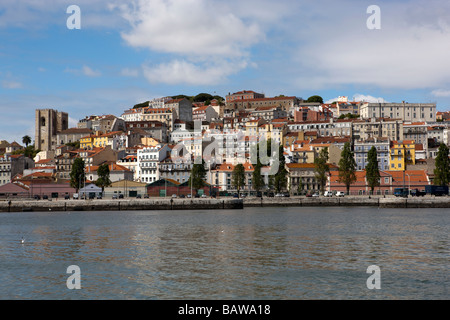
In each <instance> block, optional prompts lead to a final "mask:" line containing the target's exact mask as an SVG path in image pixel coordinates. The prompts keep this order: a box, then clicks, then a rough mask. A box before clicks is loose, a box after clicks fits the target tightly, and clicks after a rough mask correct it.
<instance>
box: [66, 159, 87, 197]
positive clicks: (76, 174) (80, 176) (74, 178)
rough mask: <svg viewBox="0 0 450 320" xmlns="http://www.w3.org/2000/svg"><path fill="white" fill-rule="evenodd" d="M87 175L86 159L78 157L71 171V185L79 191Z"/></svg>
mask: <svg viewBox="0 0 450 320" xmlns="http://www.w3.org/2000/svg"><path fill="white" fill-rule="evenodd" d="M85 176H86V173H85V170H84V160H83V159H82V158H76V159H75V160H74V162H73V165H72V171H71V172H70V186H71V187H72V188H75V189H76V190H77V192H78V191H79V190H80V188H81V186H82V183H83V181H84V179H85Z"/></svg>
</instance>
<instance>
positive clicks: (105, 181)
mask: <svg viewBox="0 0 450 320" xmlns="http://www.w3.org/2000/svg"><path fill="white" fill-rule="evenodd" d="M109 174H110V171H109V165H108V164H106V163H104V164H102V165H100V166H99V167H98V169H97V175H98V179H97V181H96V182H95V184H96V185H97V186H98V187H101V188H102V192H103V191H105V187H109V186H110V185H111V180H110V179H109Z"/></svg>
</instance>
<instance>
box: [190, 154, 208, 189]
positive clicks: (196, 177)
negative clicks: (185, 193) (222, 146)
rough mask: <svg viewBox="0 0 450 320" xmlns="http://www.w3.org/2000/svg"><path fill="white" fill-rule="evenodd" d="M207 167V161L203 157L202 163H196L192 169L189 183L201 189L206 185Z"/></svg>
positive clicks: (194, 187)
mask: <svg viewBox="0 0 450 320" xmlns="http://www.w3.org/2000/svg"><path fill="white" fill-rule="evenodd" d="M205 179H206V169H205V161H204V160H203V159H202V163H201V164H194V165H193V166H192V169H191V176H190V177H189V185H190V186H191V185H192V188H193V189H195V190H198V189H201V188H203V187H204V186H205Z"/></svg>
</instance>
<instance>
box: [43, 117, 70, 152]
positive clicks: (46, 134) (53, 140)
mask: <svg viewBox="0 0 450 320" xmlns="http://www.w3.org/2000/svg"><path fill="white" fill-rule="evenodd" d="M68 126H69V114H68V113H66V112H59V111H57V110H53V109H37V110H36V120H35V128H36V132H35V148H36V149H38V150H41V151H51V150H55V149H56V145H57V134H58V133H60V132H61V131H63V130H67V129H68Z"/></svg>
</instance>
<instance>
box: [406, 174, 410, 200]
mask: <svg viewBox="0 0 450 320" xmlns="http://www.w3.org/2000/svg"><path fill="white" fill-rule="evenodd" d="M405 174H406V175H407V176H408V196H409V194H410V193H411V176H410V175H409V174H407V173H406V172H405Z"/></svg>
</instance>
